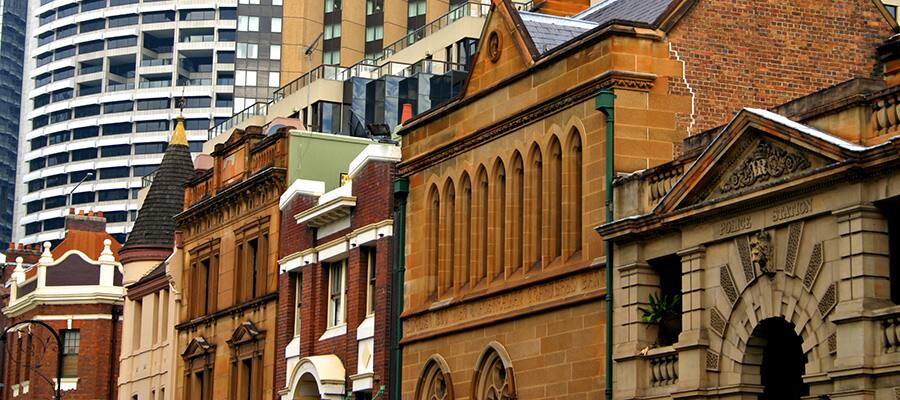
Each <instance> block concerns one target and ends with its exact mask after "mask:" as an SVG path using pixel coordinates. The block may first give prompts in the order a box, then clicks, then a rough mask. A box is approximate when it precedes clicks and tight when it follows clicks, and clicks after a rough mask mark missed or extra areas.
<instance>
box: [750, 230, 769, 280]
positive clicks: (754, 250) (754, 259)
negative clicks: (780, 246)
mask: <svg viewBox="0 0 900 400" xmlns="http://www.w3.org/2000/svg"><path fill="white" fill-rule="evenodd" d="M750 263H751V264H752V265H753V269H754V271H759V273H760V274H763V275H766V276H770V277H771V276H773V275H775V263H773V262H772V244H771V243H770V241H769V233H768V232H766V231H759V232H757V233H756V234H754V235H750Z"/></svg>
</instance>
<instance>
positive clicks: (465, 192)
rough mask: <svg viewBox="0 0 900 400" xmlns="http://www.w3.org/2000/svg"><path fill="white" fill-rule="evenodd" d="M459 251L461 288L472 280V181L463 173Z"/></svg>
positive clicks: (461, 180)
mask: <svg viewBox="0 0 900 400" xmlns="http://www.w3.org/2000/svg"><path fill="white" fill-rule="evenodd" d="M459 192H460V193H459V194H460V199H459V201H460V211H459V217H460V218H459V250H460V260H459V262H458V265H459V274H457V275H458V276H457V279H458V280H459V282H460V286H466V285H468V283H469V279H471V278H472V269H471V266H472V181H471V180H470V179H469V174H467V173H465V172H463V176H462V178H461V179H460V183H459Z"/></svg>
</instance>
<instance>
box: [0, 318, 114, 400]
mask: <svg viewBox="0 0 900 400" xmlns="http://www.w3.org/2000/svg"><path fill="white" fill-rule="evenodd" d="M114 310H115V312H116V313H117V314H118V315H119V321H118V322H117V323H116V326H115V336H112V335H113V326H112V324H113V322H112V321H111V320H109V319H97V320H73V321H72V327H71V328H72V329H78V330H80V334H81V344H80V348H79V353H78V378H79V379H78V388H77V389H76V390H73V391H67V392H64V394H63V396H64V397H65V398H66V399H69V400H94V399H106V398H109V394H110V393H112V394H113V396H115V395H116V391H115V387H113V388H112V391H110V389H111V388H110V383H112V385H113V386H115V384H116V381H117V379H118V367H119V352H120V349H121V339H122V337H121V334H122V321H121V314H122V307H121V306H117V305H115V306H114V305H108V304H82V305H45V306H40V307H37V308H35V309H33V310H31V311H29V312H27V313H25V314H23V315H20V316H18V317H15V318H10V325H12V324H15V323H16V322H18V321H22V320H27V319H32V318H34V317H36V316H38V315H40V316H48V315H79V314H100V315H110V314H112V313H113V311H114ZM47 323H48V324H50V325H51V326H53V327H54V328H55V329H57V331H59V330H62V329H68V327H67V323H68V321H66V320H60V321H47ZM32 332H33V334H34V336H33V339H32V343H33V347H34V348H35V352H34V354H35V355H34V356H33V358H32V360H33V361H32V364H33V365H35V366H36V367H35V368H36V370H32V371H31V378H30V382H31V384H30V388H29V392H28V393H27V394H24V395H22V394H20V395H19V396H18V397H15V398H16V399H17V400H18V399H20V400H32V399H34V400H47V399H52V398H53V396H54V389H55V388H54V386H53V383H52V381H48V380H46V379H55V377H56V365H57V364H56V355H57V346H56V343H55V339H53V338H52V337H51V336H50V333H49V332H47V330H46V329H44V328H43V327H38V326H34V327H33V328H32ZM14 336H15V334H10V338H11V340H9V341H8V342H7V343H6V344H5V345H6V346H7V349H10V350H12V354H11V356H10V357H8V358H7V359H6V360H5V365H4V366H3V368H4V377H3V382H4V383H6V388H5V389H4V391H5V393H4V395H5V398H7V399H11V398H13V397H12V390H11V388H10V385H12V384H14V383H16V382H15V380H14V376H15V368H16V367H17V366H19V368H20V371H21V370H22V369H24V367H23V366H21V365H19V364H18V363H17V362H16V357H15V349H16V348H17V347H16V346H17V344H16V339H15V337H14ZM23 339H24V337H23ZM43 343H48V344H47V346H48V347H47V348H46V350H44V348H43ZM23 351H24V343H23ZM110 352H112V353H113V354H110ZM23 354H24V353H23ZM110 361H112V364H110ZM21 362H22V363H24V360H22V361H21ZM110 374H112V376H110ZM42 377H46V379H45V378H42ZM20 380H21V379H20Z"/></svg>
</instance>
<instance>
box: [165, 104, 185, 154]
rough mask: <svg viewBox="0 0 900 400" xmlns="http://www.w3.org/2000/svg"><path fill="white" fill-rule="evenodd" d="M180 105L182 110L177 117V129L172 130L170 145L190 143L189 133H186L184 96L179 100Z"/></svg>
mask: <svg viewBox="0 0 900 400" xmlns="http://www.w3.org/2000/svg"><path fill="white" fill-rule="evenodd" d="M178 105H179V107H180V108H181V110H179V112H178V117H177V118H175V130H174V131H172V138H171V139H169V146H171V145H173V144H183V145H185V146H187V145H188V142H187V135H186V134H185V133H184V97H182V98H181V100H179V101H178Z"/></svg>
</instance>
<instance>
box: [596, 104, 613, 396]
mask: <svg viewBox="0 0 900 400" xmlns="http://www.w3.org/2000/svg"><path fill="white" fill-rule="evenodd" d="M615 103H616V95H615V94H613V91H612V90H611V89H601V90H600V91H598V92H597V96H596V97H595V98H594V108H595V109H596V110H597V111H600V112H601V113H603V115H604V116H606V168H605V171H606V172H605V175H606V179H605V180H606V187H605V190H606V194H605V196H606V204H605V205H606V223H609V222H612V220H613V177H614V176H615V167H616V165H615V142H614V140H615V126H614V122H615ZM603 244H604V247H605V249H604V254H606V400H612V397H613V291H612V287H613V278H612V276H613V272H612V269H613V268H612V266H613V243H612V241H611V240H606V239H605V238H604V240H603Z"/></svg>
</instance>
